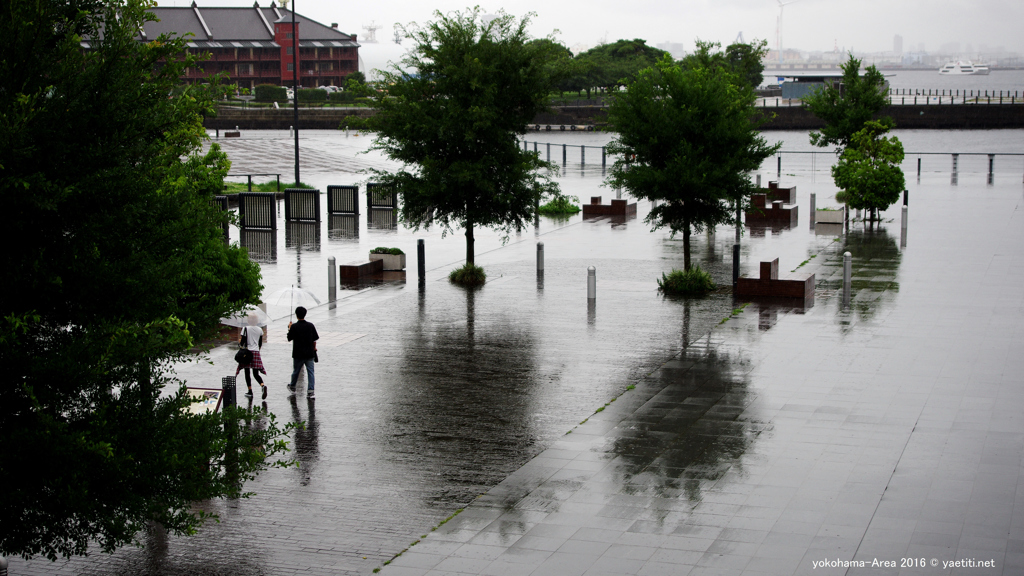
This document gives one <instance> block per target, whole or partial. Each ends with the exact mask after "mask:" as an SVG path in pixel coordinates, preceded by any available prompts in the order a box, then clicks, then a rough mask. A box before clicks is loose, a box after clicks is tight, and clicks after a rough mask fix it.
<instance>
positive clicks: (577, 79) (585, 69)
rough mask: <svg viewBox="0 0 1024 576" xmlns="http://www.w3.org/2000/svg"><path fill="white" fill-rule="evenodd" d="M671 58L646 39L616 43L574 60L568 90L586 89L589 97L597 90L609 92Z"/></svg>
mask: <svg viewBox="0 0 1024 576" xmlns="http://www.w3.org/2000/svg"><path fill="white" fill-rule="evenodd" d="M666 55H668V52H665V51H664V50H661V49H658V48H653V47H651V46H648V45H647V41H646V40H641V39H639V38H637V39H634V40H617V41H615V42H613V43H611V44H602V45H600V46H596V47H594V48H591V49H590V50H587V51H585V52H581V53H579V54H577V55H576V57H575V58H574V59H573V60H574V64H573V67H572V72H573V74H572V75H571V76H570V80H569V81H570V84H569V85H570V86H573V87H572V88H567V89H569V90H585V91H586V92H587V97H588V98H589V97H590V90H592V89H593V88H594V87H599V88H603V89H605V90H606V91H609V90H611V89H612V88H615V87H619V86H623V85H624V84H625V82H627V81H628V80H629V79H630V78H633V77H634V76H635V75H636V74H637V73H638V72H640V70H643V69H645V68H649V67H651V66H653V65H654V64H655V63H656V62H658V61H659V60H661V59H662V58H664V57H665V56H666Z"/></svg>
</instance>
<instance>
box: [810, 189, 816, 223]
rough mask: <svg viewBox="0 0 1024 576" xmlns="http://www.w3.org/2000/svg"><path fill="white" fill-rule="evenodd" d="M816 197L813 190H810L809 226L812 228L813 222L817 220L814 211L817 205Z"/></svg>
mask: <svg viewBox="0 0 1024 576" xmlns="http://www.w3.org/2000/svg"><path fill="white" fill-rule="evenodd" d="M817 199H818V198H817V195H816V194H815V193H814V192H811V217H810V220H811V228H814V222H815V220H817V213H816V212H815V211H814V209H815V208H816V206H817Z"/></svg>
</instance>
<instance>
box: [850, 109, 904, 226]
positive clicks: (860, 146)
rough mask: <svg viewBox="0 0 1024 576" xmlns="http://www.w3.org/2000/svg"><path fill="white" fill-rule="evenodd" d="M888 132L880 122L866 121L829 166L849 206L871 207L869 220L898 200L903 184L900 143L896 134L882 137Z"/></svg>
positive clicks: (901, 146) (901, 147)
mask: <svg viewBox="0 0 1024 576" xmlns="http://www.w3.org/2000/svg"><path fill="white" fill-rule="evenodd" d="M888 131H889V127H888V125H886V124H884V123H882V122H875V121H871V120H869V121H868V122H865V123H864V127H863V128H862V129H861V130H860V131H858V132H857V133H856V134H854V135H853V137H852V138H851V141H850V145H849V146H847V147H846V149H845V150H844V151H843V153H842V155H841V156H840V157H839V162H837V163H836V165H835V166H833V167H832V177H833V179H834V180H835V183H836V185H837V186H839V187H840V188H842V189H843V191H844V192H843V194H842V196H841V198H842V200H843V201H844V202H846V203H847V204H849V206H850V207H851V208H857V209H867V210H870V211H871V213H872V219H874V218H875V216H876V215H877V211H878V210H885V209H886V208H888V207H889V206H891V205H892V204H894V203H895V202H897V201H898V200H899V198H900V192H902V191H903V189H904V187H905V185H906V181H905V179H904V176H903V170H901V169H900V163H901V162H903V144H902V143H901V142H900V141H899V139H898V138H896V137H895V136H892V137H887V136H883V134H885V133H886V132H888Z"/></svg>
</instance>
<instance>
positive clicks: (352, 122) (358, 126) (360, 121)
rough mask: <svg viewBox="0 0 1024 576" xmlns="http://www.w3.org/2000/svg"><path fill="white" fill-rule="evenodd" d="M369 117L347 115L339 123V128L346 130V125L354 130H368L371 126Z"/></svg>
mask: <svg viewBox="0 0 1024 576" xmlns="http://www.w3.org/2000/svg"><path fill="white" fill-rule="evenodd" d="M368 121H369V119H368V118H364V117H362V116H345V117H344V118H342V119H341V122H339V123H338V130H344V129H345V128H346V127H348V128H350V129H352V130H366V129H368V128H369V127H370V126H369V122H368Z"/></svg>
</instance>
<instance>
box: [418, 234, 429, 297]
mask: <svg viewBox="0 0 1024 576" xmlns="http://www.w3.org/2000/svg"><path fill="white" fill-rule="evenodd" d="M425 254H426V247H425V246H424V245H423V239H422V238H420V239H419V240H417V241H416V272H417V273H418V275H419V279H420V285H421V286H422V285H423V284H424V283H426V281H427V263H426V262H425V261H424V256H425Z"/></svg>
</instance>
